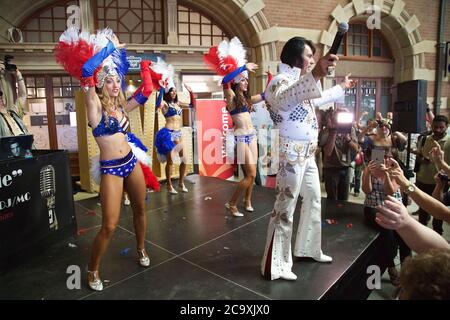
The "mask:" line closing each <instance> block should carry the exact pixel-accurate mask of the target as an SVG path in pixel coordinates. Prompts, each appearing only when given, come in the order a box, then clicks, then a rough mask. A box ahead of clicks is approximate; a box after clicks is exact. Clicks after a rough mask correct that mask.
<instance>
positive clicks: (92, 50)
mask: <svg viewBox="0 0 450 320" xmlns="http://www.w3.org/2000/svg"><path fill="white" fill-rule="evenodd" d="M113 36H114V33H113V31H112V30H111V29H109V28H106V29H102V30H98V31H97V33H96V34H93V35H89V34H88V33H86V32H80V31H79V30H78V29H77V28H75V27H70V28H68V29H67V30H66V31H64V32H63V34H62V35H61V36H60V38H59V42H58V44H57V45H56V47H55V56H56V61H57V62H58V63H59V64H61V65H62V66H63V68H64V69H65V70H66V71H67V72H68V73H69V74H70V75H71V76H73V77H75V78H77V79H78V80H80V81H81V80H82V78H83V76H82V68H83V65H84V64H85V63H86V61H88V60H89V59H90V58H92V57H93V56H94V55H95V54H96V53H97V52H99V51H100V50H102V49H103V48H104V47H106V46H107V45H108V42H109V41H110V40H111V39H112V38H113ZM129 67H130V64H129V62H128V61H127V55H126V51H125V49H115V50H114V51H113V52H112V53H111V54H110V55H109V56H108V57H107V58H106V59H105V60H104V61H103V63H102V64H101V65H100V66H99V67H98V68H97V69H96V70H95V72H94V79H95V84H96V86H97V87H99V88H101V87H103V84H104V83H105V79H106V77H108V76H118V77H119V78H120V79H121V80H122V83H124V82H123V79H124V76H125V75H126V74H127V73H128V68H129Z"/></svg>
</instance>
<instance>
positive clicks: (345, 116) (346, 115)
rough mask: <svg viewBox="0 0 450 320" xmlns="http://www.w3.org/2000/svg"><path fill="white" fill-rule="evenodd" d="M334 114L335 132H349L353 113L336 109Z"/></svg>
mask: <svg viewBox="0 0 450 320" xmlns="http://www.w3.org/2000/svg"><path fill="white" fill-rule="evenodd" d="M334 116H335V117H336V132H338V133H351V132H352V126H353V113H351V112H343V111H337V112H335V114H334Z"/></svg>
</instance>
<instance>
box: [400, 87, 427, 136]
mask: <svg viewBox="0 0 450 320" xmlns="http://www.w3.org/2000/svg"><path fill="white" fill-rule="evenodd" d="M426 108H427V81H426V80H412V81H406V82H402V83H399V84H398V85H397V101H396V102H395V103H394V115H393V116H394V117H393V124H392V130H393V131H400V132H405V133H420V132H423V131H425V130H426V126H425V115H426V112H427V111H426Z"/></svg>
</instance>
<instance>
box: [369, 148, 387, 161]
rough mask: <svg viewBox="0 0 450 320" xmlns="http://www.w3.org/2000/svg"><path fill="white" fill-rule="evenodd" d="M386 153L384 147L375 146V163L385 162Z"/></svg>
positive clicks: (373, 156)
mask: <svg viewBox="0 0 450 320" xmlns="http://www.w3.org/2000/svg"><path fill="white" fill-rule="evenodd" d="M385 155H386V151H385V150H384V148H373V149H372V159H371V160H372V161H373V162H374V163H375V164H378V165H381V164H384V156H385Z"/></svg>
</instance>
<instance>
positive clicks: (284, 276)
mask: <svg viewBox="0 0 450 320" xmlns="http://www.w3.org/2000/svg"><path fill="white" fill-rule="evenodd" d="M280 278H281V279H284V280H290V281H293V280H297V276H296V275H295V273H293V272H292V271H288V272H285V273H283V274H282V275H281V276H280Z"/></svg>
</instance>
